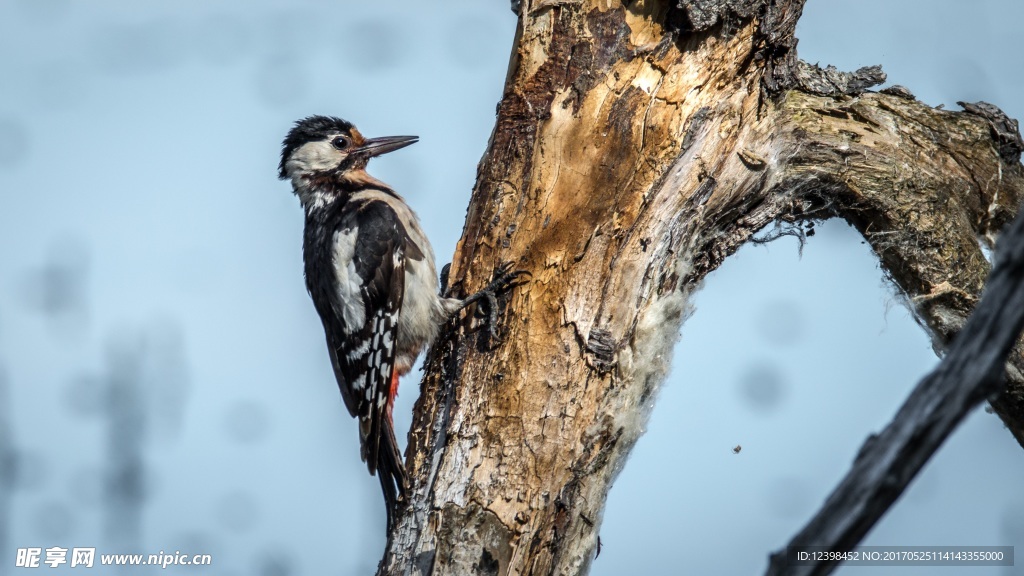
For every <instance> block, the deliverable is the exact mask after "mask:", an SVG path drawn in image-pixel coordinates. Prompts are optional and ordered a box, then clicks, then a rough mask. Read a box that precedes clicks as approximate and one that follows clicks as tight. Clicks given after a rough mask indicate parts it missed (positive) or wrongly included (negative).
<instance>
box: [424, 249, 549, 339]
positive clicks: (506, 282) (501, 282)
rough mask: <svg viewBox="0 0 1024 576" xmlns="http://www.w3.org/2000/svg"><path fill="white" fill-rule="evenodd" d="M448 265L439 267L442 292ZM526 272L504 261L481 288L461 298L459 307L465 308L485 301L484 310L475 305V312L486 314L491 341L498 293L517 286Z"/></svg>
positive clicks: (496, 321)
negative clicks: (514, 268) (488, 281)
mask: <svg viewBox="0 0 1024 576" xmlns="http://www.w3.org/2000/svg"><path fill="white" fill-rule="evenodd" d="M450 266H451V265H450V264H447V265H445V267H444V268H442V269H441V290H442V293H444V292H447V290H448V270H449V267H450ZM528 274H529V272H527V271H526V270H513V269H512V263H511V262H506V263H504V264H502V265H501V266H499V267H498V268H497V269H495V271H494V276H493V277H492V279H491V281H490V283H488V284H487V286H485V287H484V289H483V290H480V291H479V292H477V293H475V294H472V295H470V296H469V297H467V298H465V299H464V300H462V303H461V305H460V308H466V307H468V306H469V305H470V304H474V303H477V302H481V301H483V302H485V303H486V311H483V310H481V309H480V306H477V313H478V314H483V313H485V314H486V316H485V318H486V320H485V322H486V323H487V335H488V336H489V339H490V341H492V342H493V341H495V340H497V338H498V295H499V294H503V293H505V292H507V291H508V290H509V289H511V288H514V287H516V286H519V284H517V280H519V279H520V278H521V277H523V276H526V275H528Z"/></svg>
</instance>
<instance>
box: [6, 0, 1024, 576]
mask: <svg viewBox="0 0 1024 576" xmlns="http://www.w3.org/2000/svg"><path fill="white" fill-rule="evenodd" d="M1022 18H1024V5H1021V4H1020V3H1018V2H1015V1H1014V0H989V1H986V2H975V3H973V4H972V5H971V8H970V9H965V8H964V7H963V3H962V2H955V1H953V0H942V1H937V0H916V1H911V0H904V1H902V2H887V1H885V0H859V1H857V2H853V1H846V2H843V1H839V0H809V2H808V5H807V7H806V10H805V12H804V18H803V20H802V22H801V25H800V27H799V29H798V36H799V38H800V39H801V41H800V45H799V50H800V54H801V56H802V57H803V58H805V59H807V60H809V61H811V62H820V63H821V64H822V65H824V64H835V65H836V66H838V67H840V68H843V69H853V68H857V67H860V66H864V65H870V64H882V65H883V67H884V69H885V70H886V72H887V73H888V74H889V80H890V83H899V84H903V85H905V86H907V87H909V88H910V89H911V90H912V91H913V92H914V93H915V94H916V95H917V96H918V98H920V99H921V100H922V101H924V102H926V103H928V104H931V105H939V104H944V105H945V106H946V107H947V108H950V109H955V107H956V104H955V102H956V101H957V100H969V101H975V100H987V101H990V102H993V103H995V104H997V105H999V106H1001V107H1002V108H1003V109H1004V110H1005V111H1006V112H1007V113H1009V114H1010V115H1011V116H1013V117H1017V118H1020V117H1022V116H1024V104H1022V103H1021V101H1020V99H1019V97H1018V94H1020V93H1021V91H1022V88H1024V60H1022V59H1021V58H1020V50H1019V30H1018V29H1019V23H1020V22H1021V21H1022ZM514 29H515V17H514V16H513V15H512V14H511V12H510V11H509V9H508V3H507V2H505V1H497V0H495V1H493V2H481V1H479V0H477V1H470V0H462V1H457V0H449V1H447V2H442V3H424V2H413V1H411V0H394V1H388V2H338V1H334V2H332V1H327V0H299V1H290V2H289V1H285V0H253V1H251V2H247V3H245V4H241V3H238V2H229V1H228V0H208V1H206V2H203V3H196V2H188V3H186V2H159V3H158V2H129V1H127V0H122V1H113V0H110V1H100V0H95V1H92V2H83V1H74V0H0V54H2V55H3V56H2V57H0V78H2V79H3V80H2V82H0V246H2V248H0V254H2V257H0V261H2V262H3V264H4V265H3V268H2V270H0V382H6V387H7V389H6V396H7V397H8V398H9V401H5V400H4V398H3V396H4V395H3V394H0V402H3V403H2V404H0V434H2V433H3V432H2V431H3V422H5V421H8V422H9V424H10V429H11V430H12V435H13V442H14V443H15V445H16V447H17V449H18V451H19V455H20V456H19V459H18V462H19V467H18V478H17V480H18V486H17V489H16V490H15V492H14V493H13V496H11V498H10V509H9V513H8V514H7V518H6V519H5V518H2V517H0V535H2V533H3V531H2V527H3V526H4V522H5V521H6V522H7V526H8V527H9V532H8V537H7V542H0V546H3V547H4V549H2V550H0V566H3V568H0V574H7V573H17V572H12V571H13V568H11V567H12V566H13V562H14V549H15V548H19V547H28V546H39V547H43V548H46V547H50V546H62V547H68V548H70V547H76V546H78V547H91V546H94V547H96V548H97V549H98V551H99V552H103V551H105V550H106V551H113V550H114V547H116V546H118V545H121V546H124V547H126V549H125V551H128V552H138V553H145V554H149V553H157V552H159V551H161V550H162V551H165V552H172V551H174V550H181V551H182V552H188V553H209V554H212V555H213V561H214V567H213V569H210V570H198V569H180V570H173V569H171V570H170V571H169V573H171V574H217V575H218V576H242V575H248V574H256V575H258V576H285V575H287V576H298V575H312V574H318V575H320V574H337V575H348V574H368V573H370V572H372V570H373V568H374V567H375V566H376V562H377V560H378V559H379V557H380V553H381V549H382V546H383V530H384V526H383V524H384V520H383V509H382V506H383V504H382V502H381V501H380V495H379V489H378V487H377V483H376V480H375V479H373V478H371V477H370V476H368V475H367V474H366V470H365V467H364V466H363V464H362V463H361V462H360V460H359V456H358V447H357V445H358V442H357V440H356V426H355V422H354V421H352V420H350V419H349V417H348V414H347V413H346V412H345V410H344V408H343V405H342V403H341V400H340V397H339V395H338V392H337V388H336V386H335V384H334V380H333V376H332V375H331V372H330V367H329V363H328V361H327V358H326V354H325V350H324V345H323V336H322V332H321V327H320V323H319V320H318V319H317V318H316V314H315V312H314V311H313V307H312V305H311V304H310V302H309V298H308V296H307V295H306V293H305V288H304V285H303V282H302V268H301V250H300V243H301V229H302V216H301V211H300V208H299V206H298V203H297V201H296V199H295V198H294V197H293V196H292V195H291V193H290V190H289V187H288V185H287V183H283V182H280V181H278V180H277V179H276V174H275V170H276V164H277V160H278V158H277V155H278V151H279V143H280V140H281V138H282V137H283V135H284V133H285V131H286V130H287V129H288V127H289V125H290V124H291V122H292V121H293V120H295V119H296V118H299V117H301V116H305V115H308V114H313V113H326V114H335V115H340V116H343V117H346V118H348V119H349V120H352V121H353V122H355V123H357V125H358V126H359V127H360V128H361V129H362V131H363V132H364V133H365V134H369V135H388V134H410V133H411V134H418V135H419V136H420V137H421V141H420V143H419V144H417V145H416V146H412V147H410V148H408V149H405V150H402V151H401V152H399V153H395V154H392V155H388V156H387V157H384V158H381V159H378V160H375V161H374V162H373V164H371V171H372V172H373V173H374V174H375V175H376V176H378V177H379V178H381V179H382V180H384V181H386V182H389V183H391V184H392V185H394V186H395V187H396V188H397V189H398V190H399V191H400V192H402V193H403V194H404V195H405V196H406V198H407V199H408V200H409V202H410V204H412V205H413V207H414V208H415V209H416V210H417V211H418V212H419V213H420V215H421V217H422V219H423V221H424V228H425V229H426V231H427V233H428V234H429V235H430V237H431V238H432V239H433V242H434V246H435V250H436V252H437V254H438V259H439V260H441V261H442V262H444V261H447V260H449V259H450V256H451V254H452V252H453V251H454V247H455V243H456V241H457V239H458V236H459V234H460V232H461V229H462V223H463V219H464V217H465V207H466V204H467V202H468V199H469V194H470V190H471V188H472V184H473V179H474V176H475V172H476V164H477V161H478V160H479V158H480V155H481V154H482V152H483V150H484V147H485V145H486V142H487V138H488V135H489V134H490V131H491V128H492V125H493V119H494V107H495V104H496V103H497V102H498V99H499V97H500V95H501V87H502V82H503V81H504V77H505V71H506V66H507V62H508V55H509V52H510V48H511V42H512V38H513V34H514ZM695 304H696V312H695V314H694V315H693V316H692V318H691V319H690V320H689V321H688V322H687V323H686V324H685V325H684V327H683V330H682V338H681V340H680V343H679V345H678V346H677V350H676V354H675V358H674V359H673V370H672V374H671V376H670V377H669V379H668V381H667V382H666V383H665V385H664V386H663V387H662V389H661V392H660V397H659V400H658V404H657V406H656V408H655V410H654V412H653V414H652V416H651V419H650V424H649V431H648V433H647V435H646V436H644V437H643V438H642V439H641V440H640V442H639V443H638V445H637V447H636V449H635V451H634V454H633V456H632V458H631V459H630V461H629V463H628V464H627V466H626V468H625V470H624V472H623V473H622V474H621V476H620V477H619V478H618V481H617V482H616V484H615V486H614V488H613V490H612V492H611V494H610V497H609V501H608V507H607V510H606V514H605V518H604V523H603V526H602V529H601V537H602V543H603V549H602V552H601V556H600V558H598V559H597V560H596V561H595V562H594V564H593V570H592V574H595V575H599V576H611V575H617V574H625V573H645V574H678V573H687V572H688V573H694V574H751V573H759V572H762V571H763V570H764V568H765V565H766V557H767V554H768V552H770V551H772V550H774V549H776V548H778V547H779V546H781V545H783V544H784V543H785V542H786V541H787V540H788V538H789V537H790V536H791V535H792V534H793V533H794V532H795V531H796V530H797V529H798V528H799V527H800V526H801V525H802V524H803V523H804V522H805V521H806V520H807V519H808V517H809V515H810V514H811V513H812V512H813V511H814V510H815V509H816V508H817V507H818V505H819V504H820V503H821V502H822V501H823V499H824V498H825V496H826V495H827V494H828V493H829V491H830V490H831V488H832V486H833V485H834V484H835V482H836V481H837V480H838V479H839V478H840V477H841V475H842V474H843V473H844V472H845V471H846V470H847V468H848V466H849V465H850V463H851V462H852V460H853V457H854V455H855V454H856V451H857V448H858V447H859V446H860V444H861V442H862V441H863V440H864V438H865V437H866V436H867V434H869V433H870V432H873V431H877V430H878V429H879V428H881V427H882V426H883V425H884V424H885V422H886V421H887V420H888V419H889V418H890V417H891V416H892V414H893V412H894V411H895V410H896V408H897V407H898V405H899V404H900V402H901V401H902V399H903V398H904V397H905V395H906V394H907V392H908V391H909V390H910V388H911V387H912V386H913V385H914V384H915V383H916V381H917V380H918V379H919V378H920V377H921V376H922V375H923V374H925V373H926V372H927V371H928V370H929V369H930V368H931V367H932V366H934V365H935V363H936V358H935V355H934V353H933V352H932V350H931V347H930V343H929V341H928V339H927V337H926V336H925V334H924V332H923V331H922V330H921V329H920V327H918V326H917V325H916V324H915V323H914V321H913V319H912V318H911V316H910V315H909V314H908V313H907V311H906V309H905V308H904V306H903V304H902V302H901V300H900V298H899V296H898V295H896V294H895V292H894V291H893V289H892V288H891V287H890V286H889V285H888V284H887V283H886V282H885V281H884V279H883V277H882V273H881V271H880V269H879V267H878V264H877V262H876V259H875V258H874V256H873V255H872V254H871V252H870V250H869V249H868V247H867V246H866V245H865V244H863V243H862V242H861V239H860V238H859V237H858V236H857V234H856V233H855V232H853V231H852V230H851V229H849V228H848V227H847V226H846V225H845V224H843V223H841V222H832V223H828V224H826V225H824V226H822V227H820V230H819V232H818V234H817V235H815V236H814V237H813V238H811V239H810V242H809V243H808V244H807V246H806V247H805V249H804V251H803V256H802V257H801V256H799V255H798V251H797V246H796V243H795V242H794V241H792V240H791V239H782V240H779V241H777V242H775V243H773V244H771V245H769V246H767V247H754V246H748V247H745V248H743V249H742V250H740V251H739V252H738V253H737V254H736V255H734V256H733V257H731V258H730V259H728V260H727V261H726V262H725V263H724V265H723V266H722V267H721V269H719V270H718V271H716V272H714V273H713V274H711V275H710V277H709V278H708V280H707V281H706V282H705V285H704V288H703V290H702V291H701V292H700V293H699V294H698V295H697V297H696V300H695ZM126 379H127V380H126ZM111 380H114V381H115V382H117V381H130V382H137V383H139V385H140V389H139V394H140V398H139V409H140V410H141V411H142V412H143V413H144V414H146V419H145V426H144V427H143V428H142V429H139V428H137V427H136V428H132V427H130V426H129V428H130V429H131V430H133V431H134V432H133V433H131V434H121V435H115V438H122V437H124V436H128V437H130V438H131V439H133V441H135V442H136V443H137V445H138V446H139V447H140V449H141V451H142V454H143V463H144V469H145V472H144V474H143V476H142V478H143V480H142V485H143V487H144V494H145V500H144V506H143V507H142V509H141V516H140V517H139V518H138V520H139V522H140V526H139V529H138V530H137V531H135V530H133V531H131V533H128V534H126V533H125V530H124V529H123V526H124V522H121V520H124V518H121V517H118V518H121V520H118V522H119V526H121V527H122V528H121V529H120V530H119V529H118V526H113V527H112V526H110V523H111V519H110V517H111V513H110V508H111V506H110V504H109V503H106V501H105V497H104V494H105V493H106V492H105V488H104V486H105V484H104V477H105V476H104V475H105V474H107V473H109V471H110V469H111V463H110V454H111V450H112V448H111V444H112V442H111V436H112V432H111V429H112V426H113V425H114V424H113V423H112V420H111V418H110V416H109V412H108V411H106V410H105V406H107V404H108V403H109V401H108V396H105V395H104V390H106V389H107V387H106V386H107V384H108V383H109V382H110V381H111ZM416 391H417V386H416V380H415V378H412V379H407V380H406V382H405V383H404V385H403V389H402V394H401V396H400V399H399V405H398V408H397V409H396V420H397V422H398V424H399V426H400V427H405V426H407V425H408V422H409V416H408V413H409V411H410V410H411V406H412V403H413V401H414V400H415V394H416ZM129 424H130V423H129ZM399 435H400V436H402V437H403V441H404V432H400V434H399ZM0 441H3V438H2V437H0ZM736 445H741V446H742V451H741V452H740V453H739V454H733V450H732V449H733V447H734V446H736ZM1022 456H1024V454H1022V453H1021V449H1020V447H1019V446H1018V445H1017V444H1016V442H1014V440H1013V439H1012V438H1011V436H1010V435H1009V433H1008V432H1006V431H1005V430H1004V429H1003V427H1002V424H1001V423H1000V422H999V420H998V419H997V418H996V417H995V416H993V415H990V414H987V413H985V412H984V411H982V410H979V411H978V412H977V413H976V414H974V415H973V416H972V417H971V418H970V419H969V420H968V421H967V423H966V424H965V425H964V426H963V427H962V428H961V429H960V430H959V431H958V432H957V434H956V435H955V436H954V437H953V438H952V439H951V441H950V442H949V443H948V444H947V445H946V446H945V447H944V448H943V449H942V450H941V451H940V452H939V454H937V456H936V457H935V458H934V460H933V461H932V462H931V463H930V464H929V465H928V467H927V468H926V469H925V471H924V473H923V474H922V476H921V477H920V478H919V479H918V480H917V481H915V483H914V484H913V486H912V487H911V489H910V491H909V492H908V493H907V494H906V495H905V497H904V498H902V499H901V500H900V501H899V502H898V503H897V505H896V506H895V507H894V508H893V510H892V511H891V513H890V514H889V515H887V516H886V518H885V519H884V520H883V521H882V522H881V524H880V525H879V526H878V527H877V528H876V529H875V530H874V531H873V532H872V534H871V535H870V537H869V538H868V542H867V543H869V544H878V545H932V544H950V545H961V544H972V545H990V544H1017V545H1024V495H1022V494H1021V491H1020V485H1021V478H1022V476H1024V458H1022ZM4 498H5V497H4V496H3V495H0V515H2V514H3V510H4V504H5V500H4ZM1021 550H1024V548H1021ZM37 570H43V571H45V572H46V573H49V574H64V573H68V574H76V573H79V571H80V570H78V569H69V568H67V566H65V567H64V569H58V570H52V569H50V568H39V569H37ZM95 570H97V569H94V571H95ZM149 570H158V569H156V568H149ZM947 570H948V571H949V572H950V573H957V574H986V575H988V574H998V575H1000V576H1007V575H1009V574H1019V573H1021V572H1019V571H1018V572H1015V571H1013V569H992V568H989V569H982V570H974V571H969V570H960V569H947ZM1018 570H1019V569H1018ZM856 572H857V571H856V570H852V569H842V570H840V572H839V573H840V574H845V573H850V574H853V573H856ZM25 573H26V574H28V573H31V572H25ZM138 573H141V571H140V572H138ZM870 573H871V574H900V575H907V574H926V573H929V572H928V571H926V570H924V569H916V570H915V569H907V568H901V569H882V568H872V569H871V572H870Z"/></svg>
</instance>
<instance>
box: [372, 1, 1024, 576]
mask: <svg viewBox="0 0 1024 576" xmlns="http://www.w3.org/2000/svg"><path fill="white" fill-rule="evenodd" d="M802 6H803V0H662V1H651V0H646V1H636V2H629V3H625V4H624V3H623V2H621V1H619V0H524V1H523V2H522V3H521V5H520V6H519V13H520V20H519V28H518V31H517V34H516V40H515V42H516V45H515V47H514V51H513V54H512V59H511V62H510V65H509V73H508V79H507V83H506V86H505V92H504V96H503V98H502V101H501V104H500V106H499V109H498V118H497V124H496V126H495V129H494V133H493V135H492V137H491V142H490V144H489V146H488V149H487V152H486V154H485V155H484V158H483V160H482V161H481V163H480V167H479V174H478V179H477V184H476V187H475V189H474V191H473V197H472V201H471V203H470V206H469V210H468V214H467V218H466V226H465V229H464V232H463V236H462V239H461V241H460V243H459V246H458V250H457V252H456V254H455V257H454V259H453V264H452V271H451V283H452V285H453V286H455V287H456V289H462V290H463V291H464V292H469V291H470V290H472V289H475V288H478V287H480V286H481V285H483V284H484V283H485V282H486V281H487V279H488V277H489V276H490V274H491V272H492V270H493V269H494V268H495V267H496V266H497V265H498V264H499V263H501V262H513V263H515V266H516V267H517V268H523V269H526V270H529V271H530V272H531V274H532V277H531V278H530V281H529V282H528V283H527V284H525V285H523V286H521V287H519V288H517V289H515V290H514V291H513V292H512V293H511V294H510V295H509V296H508V297H507V298H505V301H504V302H503V303H502V304H503V306H505V309H504V311H503V314H502V330H501V332H502V340H501V342H499V343H497V344H496V345H495V346H493V347H491V346H490V345H489V344H488V343H487V342H486V340H485V339H484V338H483V336H482V335H481V333H479V332H477V331H475V329H474V326H473V323H474V321H473V320H471V319H468V320H464V321H463V322H462V323H461V324H459V325H458V326H452V327H451V329H449V330H447V331H446V333H445V334H444V335H443V336H442V338H441V339H440V341H439V342H438V343H437V344H436V346H435V347H434V349H433V350H432V351H431V354H430V357H429V358H428V363H427V372H426V376H425V378H424V381H423V384H422V393H421V397H420V400H419V401H418V403H417V405H416V412H415V417H414V422H413V428H412V430H411V432H410V447H409V452H408V455H407V457H408V464H409V469H410V474H411V477H412V478H413V481H414V495H413V498H412V502H411V504H410V506H409V508H408V509H407V510H406V511H405V513H404V514H403V515H402V516H401V518H400V520H399V522H398V524H397V526H396V527H395V529H394V531H393V532H392V533H391V534H390V536H389V542H388V549H387V552H386V554H385V558H384V560H383V561H382V563H381V567H380V574H413V575H415V574H423V575H426V574H457V575H464V574H502V575H504V574H538V575H540V574H545V575H546V574H566V575H569V574H584V573H586V572H587V570H588V568H589V565H590V561H591V559H592V558H593V556H594V548H595V545H596V542H597V533H598V530H599V528H600V523H601V515H602V509H603V507H604V503H605V498H606V495H607V491H608V488H609V485H610V482H611V480H612V479H613V478H614V477H615V475H616V473H617V472H618V471H619V470H620V469H621V467H622V466H623V464H624V462H625V459H626V456H627V455H628V453H629V451H630V449H631V448H632V446H633V444H634V443H635V442H636V440H637V438H638V437H639V436H640V434H641V433H642V432H643V429H644V423H645V420H646V418H647V415H648V413H649V411H650V408H651V406H652V404H653V399H654V392H655V390H656V388H657V386H658V385H659V384H660V383H661V381H662V380H663V379H664V377H665V375H666V373H667V372H668V369H669V366H668V359H669V358H670V354H671V351H672V347H673V344H674V343H675V340H676V334H677V333H678V330H679V327H680V325H681V323H682V321H683V319H684V317H685V315H686V313H687V307H688V299H689V296H690V294H692V293H693V292H694V291H695V290H696V289H698V288H699V287H700V284H701V281H702V279H703V278H704V276H705V275H706V274H707V273H708V272H709V271H711V270H713V269H714V268H715V267H717V266H718V265H719V264H720V263H721V262H722V260H723V259H724V258H725V257H726V256H728V255H729V254H731V253H733V252H734V251H735V250H736V249H737V248H738V247H739V246H740V245H741V244H742V243H743V242H745V241H746V240H748V239H749V238H750V236H751V235H752V234H753V233H754V232H756V231H757V230H760V229H762V228H763V227H765V226H766V225H768V224H770V223H773V222H776V223H779V222H781V223H782V225H783V226H790V227H792V230H794V231H796V232H797V233H799V230H800V226H801V223H802V221H805V220H819V219H825V218H830V217H836V216H838V217H842V218H845V219H846V220H848V221H849V222H851V223H852V224H853V225H854V226H856V227H857V229H859V230H860V231H861V232H862V233H863V234H864V237H865V238H866V239H867V240H868V242H870V244H871V246H872V247H873V248H874V250H875V252H876V253H877V254H878V255H879V258H880V259H881V262H882V265H883V267H884V268H885V270H886V271H887V273H888V274H889V276H890V277H891V278H892V280H893V281H894V282H895V283H896V284H897V285H898V286H899V287H900V288H901V289H902V290H903V292H904V293H905V294H906V295H907V297H908V299H909V302H910V303H911V305H912V306H913V307H914V310H915V312H916V313H917V314H918V317H919V318H920V319H921V322H922V324H924V325H925V326H926V327H927V329H928V330H929V331H930V333H931V334H932V336H933V338H934V341H935V344H936V348H937V350H941V349H942V348H943V347H944V346H945V345H946V344H947V343H948V342H949V341H950V338H951V337H952V336H953V335H954V334H956V332H957V330H958V329H959V328H960V327H961V326H962V325H963V323H964V321H965V319H966V318H967V316H968V315H969V314H970V312H971V310H972V308H973V307H974V305H975V303H976V302H977V300H978V297H979V294H980V291H981V289H982V285H983V282H984V279H985V277H986V275H987V273H988V270H989V263H988V261H987V260H986V259H985V257H984V255H983V253H982V251H981V247H980V246H979V242H980V243H982V244H985V245H988V246H991V245H992V243H993V242H994V240H995V238H996V236H997V234H998V232H999V230H1000V229H1001V228H1002V227H1003V226H1005V224H1006V223H1007V222H1008V221H1009V220H1010V219H1012V217H1013V216H1014V214H1016V212H1017V210H1018V206H1019V205H1020V202H1021V197H1022V192H1024V171H1022V167H1021V165H1020V162H1019V159H1020V152H1021V148H1022V145H1021V140H1020V136H1019V134H1018V133H1017V130H1016V123H1015V122H1012V121H1010V120H1009V119H1007V118H1006V117H1005V115H1003V114H1002V113H1001V112H1000V111H999V110H998V109H996V108H994V107H990V106H987V105H978V106H966V107H965V108H966V111H964V112H946V111H941V110H936V109H933V108H930V107H929V106H926V105H924V104H922V103H920V102H917V101H916V100H914V98H913V96H911V95H910V94H909V92H906V91H905V90H889V91H886V92H887V93H866V92H865V90H866V89H867V88H868V87H870V86H872V85H875V84H878V83H879V82H881V81H882V80H883V79H884V75H883V74H882V73H881V70H880V69H878V68H866V69H862V70H859V71H857V72H855V73H842V72H837V71H835V70H833V69H828V70H821V69H819V68H817V67H815V66H809V65H807V64H805V63H803V62H801V61H799V60H798V59H797V57H796V51H795V45H796V40H795V39H794V38H793V31H794V28H795V26H796V22H797V19H798V18H799V16H800V12H801V9H802ZM1009 368H1010V369H1009V375H1010V384H1009V390H1008V391H1007V392H1006V393H1005V394H1003V395H1002V396H1001V397H1000V398H999V399H998V400H997V401H996V402H995V403H994V405H995V407H996V410H997V411H998V412H999V414H1000V416H1001V417H1002V418H1003V420H1004V421H1005V422H1006V423H1007V425H1008V426H1009V427H1010V429H1011V431H1012V432H1013V433H1014V434H1015V436H1016V437H1017V439H1018V440H1019V441H1021V442H1024V376H1022V374H1024V356H1022V354H1021V350H1020V348H1019V347H1018V348H1017V349H1016V350H1015V351H1014V353H1013V354H1012V356H1011V362H1010V365H1009ZM766 552H767V551H766Z"/></svg>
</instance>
